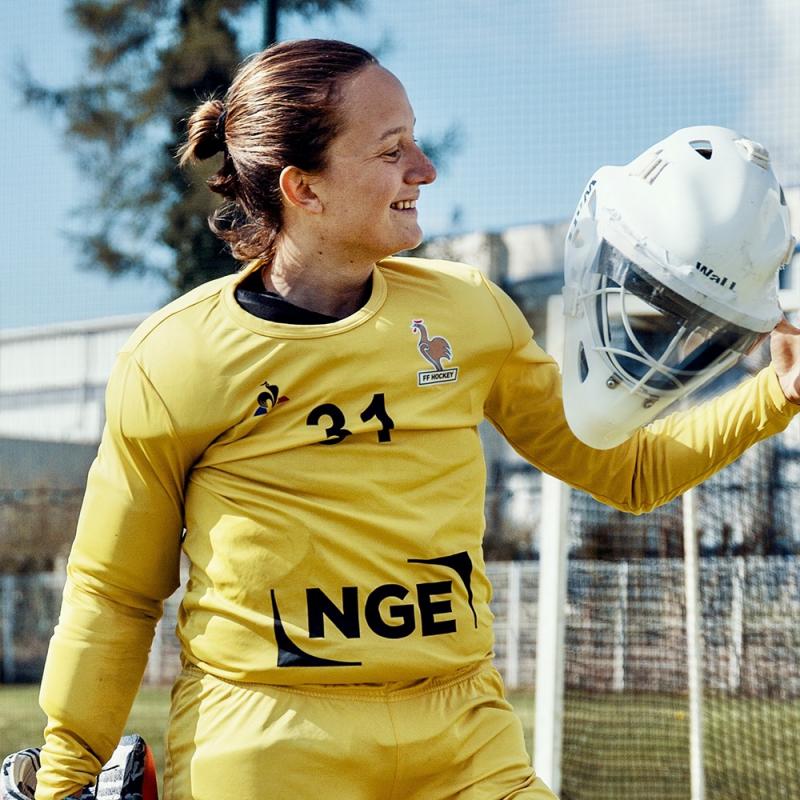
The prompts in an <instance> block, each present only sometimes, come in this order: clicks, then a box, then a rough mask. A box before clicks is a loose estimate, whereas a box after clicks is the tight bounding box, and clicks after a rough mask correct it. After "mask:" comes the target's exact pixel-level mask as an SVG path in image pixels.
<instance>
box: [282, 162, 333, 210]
mask: <svg viewBox="0 0 800 800" xmlns="http://www.w3.org/2000/svg"><path fill="white" fill-rule="evenodd" d="M278 185H279V186H280V188H281V194H282V195H283V200H284V202H285V203H287V204H288V205H290V206H294V207H295V208H297V209H301V210H303V211H308V212H310V213H311V214H319V213H320V212H321V211H322V202H321V201H320V199H319V197H317V195H316V193H315V192H314V189H313V187H312V185H311V176H310V175H309V174H308V173H306V172H303V171H302V170H300V169H298V168H297V167H284V168H283V169H282V170H281V175H280V178H279V179H278Z"/></svg>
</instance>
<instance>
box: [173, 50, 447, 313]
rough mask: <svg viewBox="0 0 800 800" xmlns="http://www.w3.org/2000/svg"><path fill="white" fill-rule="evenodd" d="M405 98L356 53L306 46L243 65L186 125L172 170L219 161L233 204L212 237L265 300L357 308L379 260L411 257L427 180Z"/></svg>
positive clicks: (220, 185)
mask: <svg viewBox="0 0 800 800" xmlns="http://www.w3.org/2000/svg"><path fill="white" fill-rule="evenodd" d="M413 129H414V114H413V111H412V109H411V105H410V104H409V101H408V97H407V96H406V92H405V89H404V88H403V85H402V84H401V83H400V81H399V80H397V78H396V77H395V76H394V75H392V73H390V72H389V71H388V70H386V69H384V68H383V67H381V66H380V65H379V64H378V63H377V62H376V61H375V59H374V58H373V56H371V55H370V54H369V53H367V52H366V51H365V50H362V49H361V48H358V47H355V46H353V45H347V44H344V43H341V42H334V41H327V40H308V41H303V42H290V43H283V44H279V45H276V46H274V47H272V48H270V49H269V50H267V51H265V52H264V53H261V54H260V55H258V56H256V57H255V58H253V59H252V60H251V61H250V62H249V63H248V64H247V65H246V66H245V67H244V69H243V70H242V71H241V73H240V74H239V76H238V77H237V78H236V80H235V81H234V83H233V84H232V85H231V88H230V89H229V90H228V93H227V94H226V96H225V99H224V102H223V101H219V100H213V101H210V102H208V103H205V104H204V105H202V106H200V108H198V109H197V111H196V112H195V113H194V114H193V116H192V118H191V119H190V120H189V137H188V141H187V143H186V145H185V146H184V147H183V148H182V151H181V163H183V164H186V163H188V162H190V161H193V160H196V159H202V158H208V157H210V156H212V155H214V154H216V153H217V152H219V151H221V152H222V153H223V165H222V168H221V169H220V170H219V171H218V172H217V174H216V175H215V176H214V177H213V178H212V179H211V180H210V181H209V186H210V188H211V189H212V190H213V191H216V192H219V193H220V194H222V195H223V196H224V197H226V198H228V199H229V200H231V201H232V203H231V205H229V206H227V207H224V208H223V209H222V210H221V211H220V212H218V213H217V214H216V215H215V219H214V220H213V221H212V227H213V228H214V229H215V231H216V232H217V233H218V235H219V236H220V237H221V238H223V239H225V240H226V241H228V242H229V243H230V244H231V246H232V250H233V254H234V255H235V256H236V257H238V258H242V259H244V260H249V259H252V258H261V259H263V262H264V266H263V268H262V271H261V276H262V279H263V283H264V287H265V288H266V290H267V291H271V292H274V293H275V294H276V295H278V296H280V297H282V298H284V299H285V300H287V301H289V302H291V303H293V304H294V305H297V306H300V307H302V308H305V309H307V310H309V311H313V312H317V313H321V314H326V315H329V316H336V317H345V316H347V315H348V314H350V313H352V312H353V311H355V310H356V309H357V308H358V307H359V306H360V305H361V304H362V302H363V299H364V290H365V286H367V284H368V282H369V278H370V274H371V272H372V270H373V268H374V266H375V264H376V262H377V261H379V260H380V259H382V258H385V257H386V256H390V255H392V254H393V253H396V252H398V251H401V250H408V249H411V248H413V247H416V246H417V245H418V244H419V243H420V241H421V240H422V230H421V229H420V227H419V225H418V224H417V217H416V201H417V198H418V197H419V187H420V186H421V185H422V184H426V183H431V182H432V181H433V180H434V178H435V177H436V170H435V169H434V167H433V164H431V162H430V161H429V159H428V158H427V157H426V156H425V154H424V153H423V152H422V150H421V149H420V148H419V146H418V145H417V143H416V140H415V139H414V130H413Z"/></svg>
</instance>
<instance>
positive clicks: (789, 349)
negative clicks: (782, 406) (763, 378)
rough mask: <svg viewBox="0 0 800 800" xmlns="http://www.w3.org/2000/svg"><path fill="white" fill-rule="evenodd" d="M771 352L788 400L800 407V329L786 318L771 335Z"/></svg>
mask: <svg viewBox="0 0 800 800" xmlns="http://www.w3.org/2000/svg"><path fill="white" fill-rule="evenodd" d="M769 350H770V354H771V356H772V366H773V368H774V369H775V372H776V373H777V375H778V380H779V381H780V384H781V389H783V393H784V394H785V395H786V399H787V400H789V401H790V402H792V403H797V404H798V405H800V328H795V326H794V325H792V324H791V323H790V322H789V320H787V319H786V317H784V318H783V319H782V320H781V321H780V322H779V323H778V324H777V325H776V326H775V328H774V330H773V331H772V333H771V334H770V337H769Z"/></svg>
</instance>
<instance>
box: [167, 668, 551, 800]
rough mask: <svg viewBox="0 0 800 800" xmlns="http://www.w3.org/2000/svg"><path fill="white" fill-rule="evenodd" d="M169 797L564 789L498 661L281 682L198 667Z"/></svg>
mask: <svg viewBox="0 0 800 800" xmlns="http://www.w3.org/2000/svg"><path fill="white" fill-rule="evenodd" d="M166 761H167V764H166V774H165V780H164V793H165V800H273V799H274V800H334V799H335V800H512V798H513V799H514V800H555V795H554V794H553V793H552V792H551V791H550V790H549V789H548V788H547V787H546V786H545V785H544V784H543V783H542V781H541V780H540V779H539V778H537V777H536V776H535V775H534V773H533V770H532V768H531V765H530V760H529V758H528V754H527V753H526V750H525V743H524V738H523V733H522V725H521V724H520V722H519V720H518V718H517V717H516V715H515V714H514V712H513V710H512V708H511V706H510V705H509V704H508V702H506V700H505V699H504V697H503V686H502V681H501V679H500V676H499V674H498V673H497V671H496V670H495V669H494V668H493V667H491V666H490V665H488V664H482V665H478V666H475V667H470V668H468V669H465V670H461V671H459V672H457V673H454V674H453V675H449V676H445V677H439V678H430V679H426V680H421V681H415V682H413V683H392V684H382V685H374V684H358V685H341V686H300V687H298V686H271V685H262V684H241V683H233V682H228V681H223V680H220V679H219V678H215V677H213V676H211V675H207V674H205V673H204V672H202V671H200V670H199V669H196V668H194V667H191V666H190V667H187V668H186V669H184V671H183V672H182V674H181V675H180V676H179V678H178V680H177V682H176V684H175V688H174V690H173V694H172V713H171V717H170V729H169V734H168V741H167V759H166Z"/></svg>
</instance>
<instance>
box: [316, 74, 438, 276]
mask: <svg viewBox="0 0 800 800" xmlns="http://www.w3.org/2000/svg"><path fill="white" fill-rule="evenodd" d="M340 113H341V118H342V121H343V122H342V129H341V132H340V133H339V135H338V136H337V137H336V138H335V139H334V140H333V141H332V142H331V144H330V146H329V147H328V153H327V166H326V168H325V169H324V170H323V171H322V172H321V173H320V174H319V175H317V176H315V178H314V179H313V180H312V186H313V188H314V191H315V192H316V194H317V196H318V197H319V198H320V200H321V202H322V209H323V210H322V213H321V214H320V215H319V217H318V220H317V222H318V223H319V225H320V226H321V232H322V234H323V236H324V239H325V242H326V244H327V245H328V246H331V245H333V246H334V249H337V250H338V251H339V252H340V253H342V254H343V255H345V257H346V258H348V259H350V260H352V261H353V262H357V261H364V259H366V260H368V261H369V262H374V261H377V260H379V259H381V258H385V257H386V256H389V255H391V254H392V253H396V252H398V251H400V250H406V249H409V248H412V247H416V246H417V245H418V244H419V243H420V241H421V240H422V230H421V229H420V227H419V225H418V224H417V209H416V201H417V198H418V197H419V191H420V186H422V184H425V183H431V182H432V181H433V180H434V179H435V178H436V169H435V168H434V166H433V164H432V163H431V162H430V160H429V159H428V157H427V156H426V155H425V154H424V153H423V152H422V150H420V148H419V147H418V146H417V143H416V142H415V140H414V112H413V110H412V109H411V105H410V104H409V102H408V97H406V93H405V89H404V88H403V85H402V84H401V83H400V81H399V80H397V78H395V76H394V75H392V73H391V72H389V71H388V70H386V69H384V68H383V67H380V66H377V65H370V66H367V67H365V68H363V69H361V70H360V71H359V72H357V73H356V74H355V75H354V76H352V77H351V78H349V79H347V80H346V81H345V82H344V85H343V87H342V100H341V112H340Z"/></svg>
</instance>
